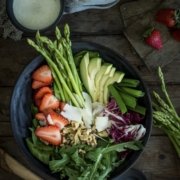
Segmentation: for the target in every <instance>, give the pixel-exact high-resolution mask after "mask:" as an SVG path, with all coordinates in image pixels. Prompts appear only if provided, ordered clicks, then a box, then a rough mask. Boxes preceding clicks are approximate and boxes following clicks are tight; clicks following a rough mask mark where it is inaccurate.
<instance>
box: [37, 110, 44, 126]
mask: <svg viewBox="0 0 180 180" xmlns="http://www.w3.org/2000/svg"><path fill="white" fill-rule="evenodd" d="M35 119H37V120H39V124H40V125H41V126H46V124H47V121H46V116H45V115H44V114H43V113H37V114H35Z"/></svg>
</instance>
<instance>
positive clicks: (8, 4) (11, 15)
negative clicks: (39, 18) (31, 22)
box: [6, 0, 64, 34]
mask: <svg viewBox="0 0 180 180" xmlns="http://www.w3.org/2000/svg"><path fill="white" fill-rule="evenodd" d="M13 1H14V0H7V1H6V11H7V14H8V17H9V19H10V20H11V22H12V24H13V25H14V26H15V27H16V28H17V29H19V30H21V31H23V32H25V33H28V34H34V33H36V31H37V30H32V29H28V28H26V27H24V26H22V25H21V24H20V23H19V22H18V20H17V19H16V17H15V15H14V11H13ZM59 1H60V6H61V9H60V12H59V15H58V17H57V19H56V20H55V21H54V22H53V23H52V24H51V25H50V26H48V27H46V28H44V29H40V30H39V31H40V32H42V33H45V32H48V31H51V30H52V29H54V28H55V27H56V25H57V24H58V23H59V21H60V19H61V17H62V15H63V12H64V0H59Z"/></svg>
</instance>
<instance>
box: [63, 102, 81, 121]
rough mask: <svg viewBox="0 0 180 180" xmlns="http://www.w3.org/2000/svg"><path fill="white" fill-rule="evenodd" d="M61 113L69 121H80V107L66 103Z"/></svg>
mask: <svg viewBox="0 0 180 180" xmlns="http://www.w3.org/2000/svg"><path fill="white" fill-rule="evenodd" d="M61 115H62V116H64V117H65V118H67V119H68V120H70V121H76V122H79V123H81V122H82V113H81V108H78V107H75V106H71V105H69V104H66V105H65V106H64V108H63V111H62V112H61Z"/></svg>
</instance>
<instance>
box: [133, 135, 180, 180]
mask: <svg viewBox="0 0 180 180" xmlns="http://www.w3.org/2000/svg"><path fill="white" fill-rule="evenodd" d="M134 168H137V169H139V170H141V171H143V172H144V173H145V174H146V175H147V176H148V177H150V179H152V180H159V179H161V180H170V179H173V180H178V179H179V178H180V161H179V158H178V156H177V154H176V152H175V150H174V148H173V147H172V144H171V143H170V141H169V139H168V138H167V137H156V136H153V137H151V138H150V140H149V142H148V143H147V146H146V148H145V150H144V152H143V154H142V156H141V157H140V158H139V160H138V161H137V163H136V164H135V166H134Z"/></svg>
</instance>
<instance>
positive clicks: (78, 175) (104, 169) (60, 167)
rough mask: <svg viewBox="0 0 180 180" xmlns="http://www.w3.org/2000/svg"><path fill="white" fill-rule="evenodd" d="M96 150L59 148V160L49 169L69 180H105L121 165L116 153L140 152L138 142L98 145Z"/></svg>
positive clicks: (87, 146)
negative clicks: (128, 150)
mask: <svg viewBox="0 0 180 180" xmlns="http://www.w3.org/2000/svg"><path fill="white" fill-rule="evenodd" d="M99 144H101V145H99V146H98V147H96V148H92V146H89V145H85V144H84V145H83V144H81V145H75V146H67V145H66V146H64V147H62V148H60V150H59V154H60V156H61V159H60V160H52V161H50V162H49V167H50V169H51V171H52V172H60V173H61V174H63V177H64V176H67V177H68V178H69V179H84V180H99V179H102V180H104V179H106V178H107V177H108V175H109V173H110V172H111V171H112V170H113V169H114V168H115V167H117V166H118V165H119V164H121V163H122V162H123V161H124V159H119V157H118V155H117V152H123V151H126V150H127V149H131V150H140V149H141V148H142V144H141V142H139V141H130V142H125V143H121V144H116V145H113V144H112V143H105V142H102V143H99Z"/></svg>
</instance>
